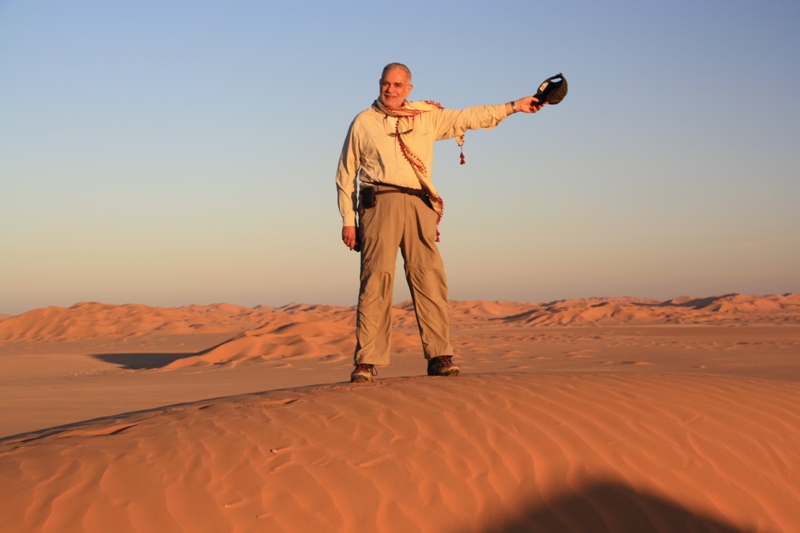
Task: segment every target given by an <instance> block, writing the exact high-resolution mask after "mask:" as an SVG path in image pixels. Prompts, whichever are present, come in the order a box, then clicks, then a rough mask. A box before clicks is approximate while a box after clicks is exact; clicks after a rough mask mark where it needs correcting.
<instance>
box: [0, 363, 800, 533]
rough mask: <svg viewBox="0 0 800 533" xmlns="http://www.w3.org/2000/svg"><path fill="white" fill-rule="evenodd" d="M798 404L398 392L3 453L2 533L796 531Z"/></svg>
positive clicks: (190, 411)
mask: <svg viewBox="0 0 800 533" xmlns="http://www.w3.org/2000/svg"><path fill="white" fill-rule="evenodd" d="M798 406H800V389H799V388H798V387H797V386H796V385H795V384H793V383H785V382H771V381H763V380H753V379H747V380H745V379H733V378H714V379H708V378H705V377H698V376H674V375H659V376H652V375H632V374H614V373H606V374H591V373H577V374H539V375H532V374H502V375H471V376H462V377H461V378H459V379H442V378H406V379H392V380H382V381H379V382H374V383H372V384H368V385H366V386H361V385H351V384H341V385H329V386H320V387H307V388H302V389H295V390H283V391H273V392H265V393H259V394H251V395H244V396H236V397H230V398H219V399H214V400H207V401H203V402H194V403H190V404H185V405H179V406H173V407H165V408H162V409H158V410H153V411H148V412H142V413H133V414H128V415H120V416H117V417H111V418H107V419H100V420H94V421H90V422H85V423H81V424H75V425H73V426H70V427H65V428H57V429H54V430H49V431H44V432H38V433H32V434H29V435H27V436H25V437H24V438H17V439H12V440H8V439H7V440H4V441H0V473H2V475H3V479H4V483H3V484H2V485H0V498H2V501H3V502H4V511H3V512H2V515H3V516H2V518H3V521H4V523H5V524H6V527H9V528H10V529H9V530H10V531H31V532H36V531H63V532H69V531H89V532H91V531H111V530H113V531H118V532H128V531H130V532H136V531H163V530H174V531H197V532H204V531H436V532H442V531H478V532H482V531H487V532H488V531H548V532H549V531H586V532H588V531H615V532H642V531H730V532H736V531H765V532H778V531H784V532H786V531H793V530H796V529H795V528H796V527H797V524H798V523H800V507H798V506H797V501H798V498H800V479H798V478H797V476H795V475H794V474H793V473H794V472H797V471H798V469H799V468H800V407H798ZM134 473H135V475H133V474H134Z"/></svg>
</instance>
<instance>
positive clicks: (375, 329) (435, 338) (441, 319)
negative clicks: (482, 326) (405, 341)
mask: <svg viewBox="0 0 800 533" xmlns="http://www.w3.org/2000/svg"><path fill="white" fill-rule="evenodd" d="M376 188H377V189H378V190H379V191H380V190H390V189H391V188H390V187H385V186H384V187H381V186H377V187H376ZM360 225H361V231H362V234H363V241H362V242H363V244H362V246H363V248H362V251H361V288H360V290H359V293H358V314H357V319H356V352H355V364H361V363H364V364H371V365H385V364H389V353H390V349H391V336H392V291H393V287H394V271H395V264H396V261H397V249H398V248H399V249H400V252H401V253H402V254H403V259H404V260H405V274H406V280H407V282H408V287H409V289H410V290H411V298H412V299H413V301H414V310H415V313H416V315H417V324H418V325H419V334H420V337H421V338H422V350H423V353H424V355H425V358H426V359H430V358H432V357H438V356H440V355H453V347H452V346H451V345H450V323H449V321H448V318H447V279H446V278H445V274H444V263H443V262H442V258H441V256H440V255H439V249H438V248H437V247H436V212H435V211H434V210H433V209H432V208H431V207H430V205H429V204H428V203H427V199H425V200H423V199H422V198H420V197H418V196H413V195H410V194H404V193H400V192H393V193H387V194H380V195H378V197H377V204H376V205H375V207H372V208H370V209H365V210H363V212H362V213H361V214H360Z"/></svg>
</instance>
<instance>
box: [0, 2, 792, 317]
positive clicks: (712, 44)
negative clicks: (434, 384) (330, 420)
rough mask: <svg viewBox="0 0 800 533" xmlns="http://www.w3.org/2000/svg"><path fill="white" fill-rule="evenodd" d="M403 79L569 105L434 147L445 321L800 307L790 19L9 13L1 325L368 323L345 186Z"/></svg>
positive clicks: (361, 11)
mask: <svg viewBox="0 0 800 533" xmlns="http://www.w3.org/2000/svg"><path fill="white" fill-rule="evenodd" d="M391 61H401V62H404V63H406V64H407V65H409V67H411V69H412V71H413V73H414V85H415V88H414V91H413V92H412V95H411V98H412V99H430V100H436V101H439V102H441V103H442V104H443V105H444V106H445V107H452V108H462V107H466V106H469V105H479V104H492V103H502V102H505V101H508V100H511V99H516V98H519V97H522V96H524V95H526V94H532V93H533V92H535V89H536V86H538V84H539V83H540V82H541V81H542V80H543V79H545V78H547V77H549V76H551V75H554V74H556V73H558V72H563V73H564V75H565V76H566V77H567V79H568V80H569V84H570V93H569V96H568V97H567V98H566V99H565V100H564V102H563V103H561V104H560V105H558V106H553V107H551V108H545V109H544V110H543V111H542V112H541V113H539V114H537V115H535V116H523V115H515V116H512V117H510V118H509V119H507V120H506V121H505V122H503V123H502V124H501V125H500V126H499V127H498V128H497V129H494V130H491V131H475V132H469V133H468V134H467V139H466V144H465V147H464V148H465V154H466V158H467V164H466V165H465V166H460V165H458V149H457V146H456V143H455V141H443V142H440V143H438V145H437V154H436V160H435V163H434V168H433V178H434V181H435V183H436V185H437V188H438V189H439V191H440V193H441V194H442V196H443V197H444V198H445V201H446V205H447V213H446V215H445V218H444V220H443V222H442V225H441V228H440V229H441V231H442V239H443V240H442V243H441V247H440V249H441V251H442V254H443V256H444V259H445V265H446V269H447V273H448V279H449V284H450V296H451V298H454V299H459V300H465V299H486V300H496V299H505V300H523V301H544V300H552V299H557V298H575V297H589V296H623V295H629V296H640V297H651V298H663V299H666V298H670V297H675V296H679V295H683V294H693V295H702V296H705V295H712V294H722V293H728V292H745V293H756V294H768V293H783V292H800V238H799V237H798V235H799V234H800V209H798V204H800V155H799V154H800V149H799V148H800V103H799V102H800V100H799V99H798V95H800V3H798V2H793V1H785V2H781V1H774V2H765V3H755V2H738V1H730V2H722V1H709V2H686V1H677V2H669V3H667V2H662V3H657V2H603V3H601V2H561V3H552V2H543V3H536V2H504V1H499V2H470V1H464V2H404V3H388V2H387V3H384V2H342V3H332V2H330V3H329V2H302V1H301V2H291V3H289V2H286V3H282V2H255V1H253V2H245V1H238V2H222V1H218V2H210V1H209V2H201V1H183V2H181V1H158V2H155V1H152V2H148V1H143V2H142V1H137V2H133V1H125V2H122V1H120V2H115V1H102V2H101V1H81V0H76V1H71V2H57V1H49V2H47V1H4V0H0V313H12V314H15V313H21V312H24V311H26V310H29V309H33V308H37V307H43V306H47V305H62V306H68V305H72V304H74V303H76V302H79V301H102V302H108V303H120V304H121V303H145V304H149V305H167V306H173V305H184V304H191V303H198V304H208V303H213V302H223V301H224V302H230V303H235V304H241V305H248V306H251V305H256V304H267V305H283V304H286V303H288V302H291V301H302V302H307V303H330V304H341V305H352V304H354V303H355V301H356V292H357V287H358V257H357V255H356V254H355V253H353V252H350V251H348V250H347V249H346V248H345V247H344V246H343V245H342V244H341V241H340V227H341V220H340V218H339V215H338V211H337V209H336V196H335V189H334V181H333V180H334V175H335V169H336V163H337V159H338V156H339V152H340V150H341V146H342V142H343V140H344V135H345V133H346V131H347V127H348V125H349V123H350V121H351V120H352V118H353V117H354V116H355V115H356V114H357V113H358V112H360V111H361V110H363V109H365V108H366V107H368V106H369V104H370V103H371V102H372V100H373V99H374V98H375V97H376V95H377V88H378V86H377V81H378V78H379V76H380V70H381V68H382V67H383V65H384V64H386V63H388V62H391ZM398 272H399V273H400V274H401V276H400V277H399V280H398V283H397V284H396V285H397V291H396V298H397V299H398V300H401V299H405V298H407V297H408V293H407V290H406V289H405V288H404V280H403V279H402V271H401V270H399V271H398Z"/></svg>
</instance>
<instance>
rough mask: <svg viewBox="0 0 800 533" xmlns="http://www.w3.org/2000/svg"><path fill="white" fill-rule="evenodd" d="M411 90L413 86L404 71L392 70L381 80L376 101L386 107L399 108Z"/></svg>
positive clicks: (399, 69)
mask: <svg viewBox="0 0 800 533" xmlns="http://www.w3.org/2000/svg"><path fill="white" fill-rule="evenodd" d="M413 88H414V86H413V85H411V84H410V83H409V81H408V74H406V71H405V70H403V69H401V68H393V69H391V70H389V71H387V72H386V74H384V76H383V77H382V78H381V93H380V96H378V99H379V100H380V101H381V103H382V104H383V105H385V106H386V107H400V106H401V105H403V102H405V101H406V98H408V95H409V94H410V93H411V89H413Z"/></svg>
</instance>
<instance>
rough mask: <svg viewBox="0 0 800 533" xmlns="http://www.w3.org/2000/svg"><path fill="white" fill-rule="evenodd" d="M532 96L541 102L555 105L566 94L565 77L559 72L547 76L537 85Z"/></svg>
mask: <svg viewBox="0 0 800 533" xmlns="http://www.w3.org/2000/svg"><path fill="white" fill-rule="evenodd" d="M559 78H560V79H559ZM533 96H534V97H535V98H536V99H537V100H539V102H541V103H545V102H547V103H548V104H550V105H556V104H557V103H559V102H560V101H561V100H563V99H564V97H565V96H567V78H565V77H564V75H563V74H561V73H558V74H556V75H555V76H553V77H552V78H547V79H546V80H544V81H543V82H542V84H541V85H539V90H538V91H536V94H535V95H533Z"/></svg>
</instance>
